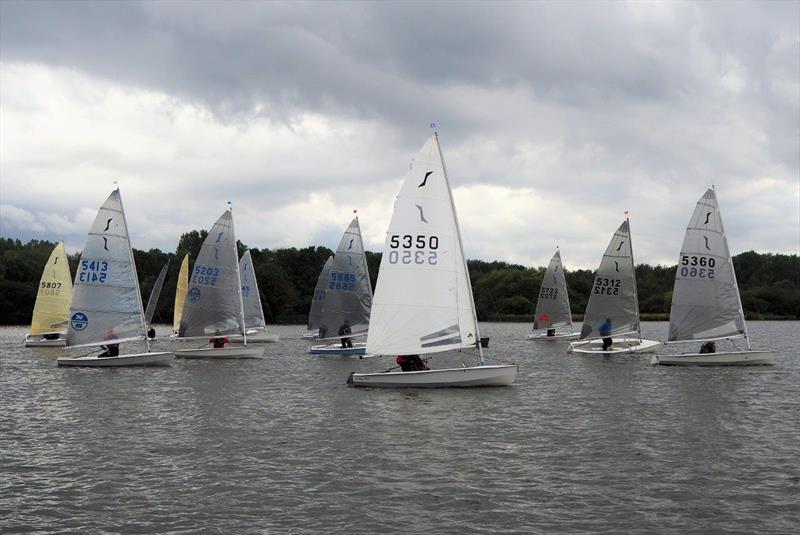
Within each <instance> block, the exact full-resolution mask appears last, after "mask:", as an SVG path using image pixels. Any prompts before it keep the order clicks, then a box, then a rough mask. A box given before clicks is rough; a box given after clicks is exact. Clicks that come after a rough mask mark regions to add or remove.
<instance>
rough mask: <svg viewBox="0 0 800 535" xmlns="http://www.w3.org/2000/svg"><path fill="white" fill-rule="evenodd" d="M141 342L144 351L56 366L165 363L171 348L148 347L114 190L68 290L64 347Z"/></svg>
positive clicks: (69, 359)
mask: <svg viewBox="0 0 800 535" xmlns="http://www.w3.org/2000/svg"><path fill="white" fill-rule="evenodd" d="M133 340H145V343H146V344H147V352H146V353H135V354H128V355H116V356H105V354H104V355H103V356H101V355H86V356H82V357H62V358H59V359H58V365H59V366H90V367H111V366H152V365H164V364H167V365H168V364H169V363H170V362H172V360H173V355H172V352H171V351H159V352H151V351H150V342H149V341H148V340H147V327H146V325H145V320H144V310H143V308H142V294H141V291H140V289H139V279H138V276H137V274H136V262H135V261H134V259H133V251H132V250H131V243H130V238H129V235H128V223H127V221H126V219H125V210H124V208H123V206H122V197H121V195H120V191H119V188H117V189H115V190H114V191H113V192H111V195H109V197H108V199H106V201H105V202H104V203H103V205H102V206H101V207H100V210H99V211H98V213H97V217H96V218H95V220H94V223H93V224H92V227H91V229H90V230H89V236H88V238H87V240H86V245H85V246H84V248H83V252H82V253H81V259H80V263H79V265H78V273H77V274H76V276H75V286H74V291H73V293H72V304H71V307H70V317H69V325H68V330H67V343H66V347H90V346H99V345H103V346H108V347H109V349H111V348H113V347H117V346H116V344H120V343H122V342H128V341H133Z"/></svg>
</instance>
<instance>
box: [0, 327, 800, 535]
mask: <svg viewBox="0 0 800 535" xmlns="http://www.w3.org/2000/svg"><path fill="white" fill-rule="evenodd" d="M749 327H750V330H751V331H752V336H753V339H754V347H760V348H765V347H772V348H774V349H776V350H777V357H776V365H775V366H773V367H759V368H671V367H653V366H650V365H649V359H648V357H646V356H642V357H635V356H627V357H625V356H616V357H585V356H584V357H581V356H574V355H573V356H568V355H566V354H565V353H564V348H565V346H564V345H559V344H540V343H534V342H530V341H526V340H524V337H525V334H526V333H527V329H528V326H527V325H520V324H486V325H483V329H482V330H483V334H485V335H488V336H490V337H491V344H490V347H489V349H488V350H487V353H486V354H487V357H489V358H490V359H491V360H497V361H516V362H519V363H520V365H521V368H520V372H519V375H518V378H517V382H516V384H515V385H514V386H513V387H510V388H486V389H464V390H430V391H427V390H394V391H393V390H379V389H376V390H370V389H351V388H346V387H345V386H344V382H345V380H346V378H347V375H348V374H349V372H350V371H353V370H361V371H379V370H385V369H386V368H388V367H390V366H392V365H394V361H393V359H392V358H390V357H386V358H379V359H368V360H361V361H359V360H349V359H343V358H327V359H325V358H318V357H311V356H309V355H307V354H305V349H306V348H307V346H308V343H307V342H304V341H301V340H299V334H300V331H301V328H300V327H279V328H277V330H278V331H279V332H280V333H281V336H282V340H281V342H279V343H277V344H271V345H268V346H267V350H266V357H267V358H265V359H263V360H242V361H202V360H198V361H192V360H190V361H180V360H179V361H176V363H175V364H174V365H173V366H171V367H169V368H150V369H136V368H130V369H71V368H57V367H56V366H55V358H56V356H58V355H61V354H62V351H61V350H58V349H32V348H31V349H25V348H23V347H22V346H21V345H20V344H19V342H20V341H21V340H22V337H23V336H24V333H25V331H24V329H19V328H2V329H0V400H1V401H2V404H0V456H1V457H2V460H1V463H0V467H1V468H0V519H1V520H0V527H2V531H3V532H4V533H7V532H28V531H33V530H38V531H42V532H48V531H57V530H68V531H69V530H71V531H79V532H92V531H99V530H108V531H125V532H135V533H150V532H177V533H181V532H186V533H190V532H197V531H214V532H225V533H231V532H252V531H265V532H287V531H289V530H291V529H294V530H295V531H297V532H312V533H313V532H317V533H331V532H403V533H411V532H417V533H450V532H451V533H462V532H468V531H473V530H485V531H496V532H507V533H522V532H539V533H551V532H554V531H559V532H581V531H583V532H597V531H605V532H629V531H640V532H649V531H659V532H664V531H668V532H669V531H672V532H709V531H716V532H720V531H740V532H754V531H758V532H761V533H765V532H775V533H778V532H783V533H788V532H793V531H796V528H797V525H798V522H800V513H799V512H798V505H797V504H798V501H800V468H798V467H799V466H800V454H798V450H800V448H798V443H800V411H798V404H799V403H800V357H798V351H797V349H798V348H797V346H798V341H797V334H796V333H797V332H798V331H800V328H799V327H800V325H798V323H797V322H786V323H779V322H774V323H759V322H752V323H750V324H749ZM644 328H645V333H644V334H645V335H646V336H647V337H649V338H656V339H659V338H663V337H664V335H665V334H666V324H665V323H645V324H644ZM159 332H160V333H161V334H162V335H164V336H165V335H166V334H167V333H168V329H167V328H166V327H165V328H164V329H160V330H159ZM160 345H164V346H166V345H167V343H166V342H165V341H163V340H162V341H160V342H157V344H156V347H158V346H160ZM76 353H77V352H76ZM462 357H463V355H455V356H451V357H450V360H451V361H452V362H455V363H457V362H460V360H461V359H462ZM445 360H446V359H445ZM443 364H444V360H439V361H434V365H437V366H439V365H443Z"/></svg>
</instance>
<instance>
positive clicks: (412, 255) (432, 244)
mask: <svg viewBox="0 0 800 535" xmlns="http://www.w3.org/2000/svg"><path fill="white" fill-rule="evenodd" d="M389 247H390V248H391V250H390V251H389V263H390V264H430V265H432V266H435V265H436V263H437V262H438V261H439V254H438V252H437V251H436V250H437V249H438V248H439V237H438V236H425V235H424V234H417V235H416V236H412V235H411V234H404V235H400V234H393V235H392V236H390V237H389ZM398 249H403V250H401V251H400V250H398Z"/></svg>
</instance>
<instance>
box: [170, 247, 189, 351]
mask: <svg viewBox="0 0 800 535" xmlns="http://www.w3.org/2000/svg"><path fill="white" fill-rule="evenodd" d="M188 293H189V255H188V254H186V255H183V260H182V261H181V269H180V271H179V272H178V283H177V284H176V285H175V306H174V308H173V311H172V338H175V337H176V336H178V329H180V326H181V316H183V305H184V304H186V295H187V294H188Z"/></svg>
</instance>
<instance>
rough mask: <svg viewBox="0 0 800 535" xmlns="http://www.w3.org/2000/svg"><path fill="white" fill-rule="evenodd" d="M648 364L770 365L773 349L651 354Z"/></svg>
mask: <svg viewBox="0 0 800 535" xmlns="http://www.w3.org/2000/svg"><path fill="white" fill-rule="evenodd" d="M650 364H653V365H654V366H655V365H658V364H661V365H662V366H772V365H773V364H775V352H774V351H727V352H718V353H685V354H683V355H653V356H652V357H651V359H650Z"/></svg>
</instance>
